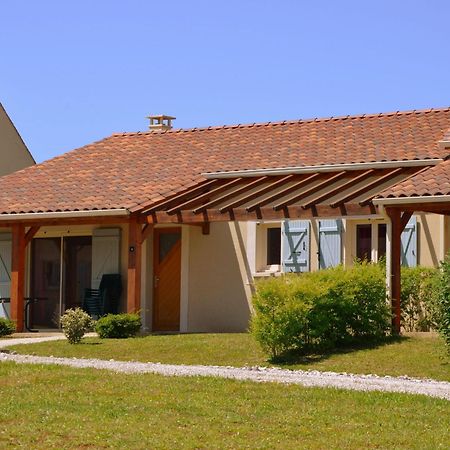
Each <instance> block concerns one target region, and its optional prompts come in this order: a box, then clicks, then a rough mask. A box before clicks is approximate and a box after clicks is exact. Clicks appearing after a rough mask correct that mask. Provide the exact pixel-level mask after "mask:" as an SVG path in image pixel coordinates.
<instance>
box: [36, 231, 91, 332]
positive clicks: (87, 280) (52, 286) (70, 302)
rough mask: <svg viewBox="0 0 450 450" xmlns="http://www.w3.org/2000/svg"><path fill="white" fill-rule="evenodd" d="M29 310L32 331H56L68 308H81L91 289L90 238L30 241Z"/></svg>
mask: <svg viewBox="0 0 450 450" xmlns="http://www.w3.org/2000/svg"><path fill="white" fill-rule="evenodd" d="M31 252H32V254H31V285H30V294H31V297H33V298H37V301H36V303H33V305H32V307H31V324H32V326H33V327H34V328H57V327H58V326H59V317H60V315H61V314H62V313H64V311H65V310H66V309H68V308H75V307H77V306H81V305H82V302H83V296H84V291H85V288H88V287H90V286H91V272H92V238H91V237H90V236H70V237H63V238H61V237H58V238H37V239H33V244H32V248H31Z"/></svg>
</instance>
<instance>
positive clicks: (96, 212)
mask: <svg viewBox="0 0 450 450" xmlns="http://www.w3.org/2000/svg"><path fill="white" fill-rule="evenodd" d="M129 214H130V212H129V211H128V210H127V209H125V208H118V209H90V210H85V211H54V212H34V213H33V212H31V213H8V214H0V222H1V221H14V220H29V219H69V218H70V219H73V218H81V217H105V216H106V217H108V216H127V215H129Z"/></svg>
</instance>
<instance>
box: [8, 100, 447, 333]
mask: <svg viewBox="0 0 450 450" xmlns="http://www.w3.org/2000/svg"><path fill="white" fill-rule="evenodd" d="M172 120H173V118H172V117H169V116H157V117H152V118H151V130H150V131H148V132H138V133H119V134H114V135H112V136H110V137H108V138H106V139H104V140H102V141H99V142H96V143H93V144H90V145H87V146H85V147H82V148H80V149H77V150H74V151H72V152H69V153H66V154H64V155H61V156H59V157H57V158H54V159H51V160H49V161H47V162H44V163H42V164H38V165H36V166H34V167H30V168H28V169H26V170H24V171H20V172H17V173H14V174H11V175H9V176H6V177H3V178H1V179H0V182H1V183H2V190H0V226H3V229H4V233H3V234H1V235H0V241H1V242H2V243H3V244H2V246H0V254H1V252H2V250H1V248H3V249H10V250H9V251H11V249H12V255H13V257H12V262H11V264H9V265H8V264H6V266H7V267H11V268H12V269H11V271H10V276H11V280H12V281H11V284H10V285H8V286H6V285H4V286H3V289H4V290H3V292H2V296H9V294H10V296H11V298H12V310H11V315H12V317H13V319H14V320H16V321H17V325H18V329H21V326H22V324H23V304H22V301H21V299H23V297H24V296H32V297H42V298H45V300H42V301H40V302H38V304H36V305H35V307H34V310H33V322H34V324H35V325H37V326H41V327H50V326H52V325H53V324H55V323H57V319H58V317H59V315H60V314H61V312H63V311H64V309H66V308H68V307H72V306H77V305H81V303H82V301H83V295H84V291H85V288H97V287H98V286H99V283H100V280H101V278H102V275H104V274H108V273H119V274H121V276H122V280H123V284H124V286H125V290H124V294H123V296H122V301H121V308H120V309H121V310H128V311H135V310H140V311H141V313H142V317H143V322H144V325H145V327H146V329H148V330H153V331H182V332H194V331H242V330H245V329H246V327H247V325H248V319H249V317H250V314H251V310H252V306H251V295H252V290H253V283H254V277H255V276H267V275H271V274H277V273H279V272H282V271H289V272H291V271H294V272H299V271H305V270H317V269H318V268H320V267H329V266H330V265H335V264H339V263H345V264H351V263H352V262H353V261H354V260H355V258H358V257H359V258H367V259H371V260H373V261H376V260H378V259H379V258H380V257H381V256H383V255H384V254H385V253H386V252H387V256H386V257H387V260H388V267H389V268H392V270H393V274H395V273H397V272H396V270H397V269H396V267H397V265H396V264H397V261H398V262H400V253H399V244H400V238H401V240H402V244H403V255H402V259H403V262H404V264H408V265H416V264H423V265H437V264H438V262H439V260H441V259H442V258H443V256H444V254H445V252H446V251H447V250H448V249H449V247H450V236H449V235H450V232H449V229H450V227H449V222H448V217H447V216H445V215H439V214H440V213H445V211H447V209H445V208H446V206H443V207H442V209H439V208H434V209H432V208H431V207H428V206H426V205H425V206H424V204H425V203H426V202H425V201H424V202H425V203H423V202H422V203H420V204H419V203H417V205H416V206H417V207H416V209H414V207H412V206H411V207H410V209H409V210H407V213H406V212H405V213H403V215H401V212H402V211H403V210H400V209H396V208H397V207H398V206H399V205H397V204H396V205H393V204H392V202H393V201H394V200H391V196H392V195H394V194H392V193H391V191H392V192H396V191H395V187H396V186H402V185H403V184H405V185H406V186H409V185H408V183H413V182H414V180H416V179H418V177H419V179H420V177H422V176H425V175H426V174H427V173H429V172H432V171H434V170H439V168H441V167H444V166H445V167H446V164H447V163H446V162H445V160H446V158H448V157H449V156H450V142H448V141H447V140H446V137H445V135H446V132H447V130H449V129H450V108H445V109H436V110H426V111H409V112H396V113H389V114H377V115H363V116H349V117H339V118H328V119H312V120H299V121H290V122H280V123H267V124H253V125H236V126H224V127H209V128H201V129H190V130H174V129H171V121H172ZM444 172H445V170H444ZM427 183H430V181H429V180H428V181H427V182H424V183H423V185H422V188H423V186H425V188H424V189H425V192H426V187H427ZM380 195H382V196H384V197H386V198H381V197H380V198H379V199H377V197H378V196H380ZM399 195H400V196H402V194H401V193H400V194H399ZM439 195H441V194H439V193H437V191H433V192H431V191H430V198H431V197H433V196H439ZM445 195H446V194H445ZM445 195H444V197H445ZM441 200H442V199H441ZM395 202H397V203H398V201H397V200H395V201H394V203H395ZM384 203H386V208H384V206H383V205H384ZM400 203H401V202H400ZM442 205H444V203H443V204H442ZM448 209H449V210H450V207H449V208H448ZM405 211H406V210H405ZM411 211H415V212H418V213H417V214H416V215H414V216H411V215H410V212H411ZM421 211H424V213H422V212H421ZM430 213H438V214H430ZM399 214H400V215H399ZM405 226H406V227H405ZM403 227H405V230H404V231H403V233H402V235H401V236H400V234H399V233H400V232H401V231H402V228H403ZM28 244H30V245H28ZM397 244H398V246H396V245H397ZM3 252H4V254H8V250H3ZM4 259H5V260H6V259H7V258H4ZM396 280H397V278H395V276H394V278H393V285H394V286H396ZM394 294H395V296H396V297H395V298H397V297H398V292H397V291H395V289H394V288H393V296H394Z"/></svg>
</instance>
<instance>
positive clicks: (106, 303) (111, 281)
mask: <svg viewBox="0 0 450 450" xmlns="http://www.w3.org/2000/svg"><path fill="white" fill-rule="evenodd" d="M99 291H100V294H101V297H102V313H103V314H117V312H118V308H119V300H120V296H121V294H122V278H121V276H120V274H118V273H106V274H104V275H103V276H102V280H101V281H100V286H99Z"/></svg>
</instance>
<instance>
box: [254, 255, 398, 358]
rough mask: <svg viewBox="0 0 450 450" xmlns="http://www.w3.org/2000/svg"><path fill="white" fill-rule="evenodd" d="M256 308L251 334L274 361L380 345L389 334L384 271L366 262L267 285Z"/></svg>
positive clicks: (261, 284)
mask: <svg viewBox="0 0 450 450" xmlns="http://www.w3.org/2000/svg"><path fill="white" fill-rule="evenodd" d="M254 308H255V314H254V316H253V318H252V321H251V327H250V329H251V332H252V334H253V335H254V336H255V338H256V340H257V341H258V342H259V343H260V345H261V346H262V348H263V350H264V351H266V352H267V353H268V354H270V356H271V357H272V358H276V357H279V356H281V355H282V354H284V353H286V352H288V351H292V350H305V349H307V348H310V347H313V348H316V347H321V348H324V347H325V348H330V347H334V346H337V345H342V344H348V343H351V342H353V341H355V340H358V339H361V338H363V339H378V338H381V337H383V336H385V335H386V333H387V332H388V330H389V329H390V319H391V313H390V308H389V306H388V304H387V301H386V288H385V274H384V270H383V267H382V266H381V265H376V264H369V263H367V262H362V263H360V264H356V265H355V266H353V267H351V268H344V267H342V266H338V267H335V268H331V269H326V270H321V271H318V272H310V273H303V274H287V275H284V276H282V277H277V278H270V279H268V280H263V281H261V282H259V283H258V285H257V289H256V294H255V296H254Z"/></svg>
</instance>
